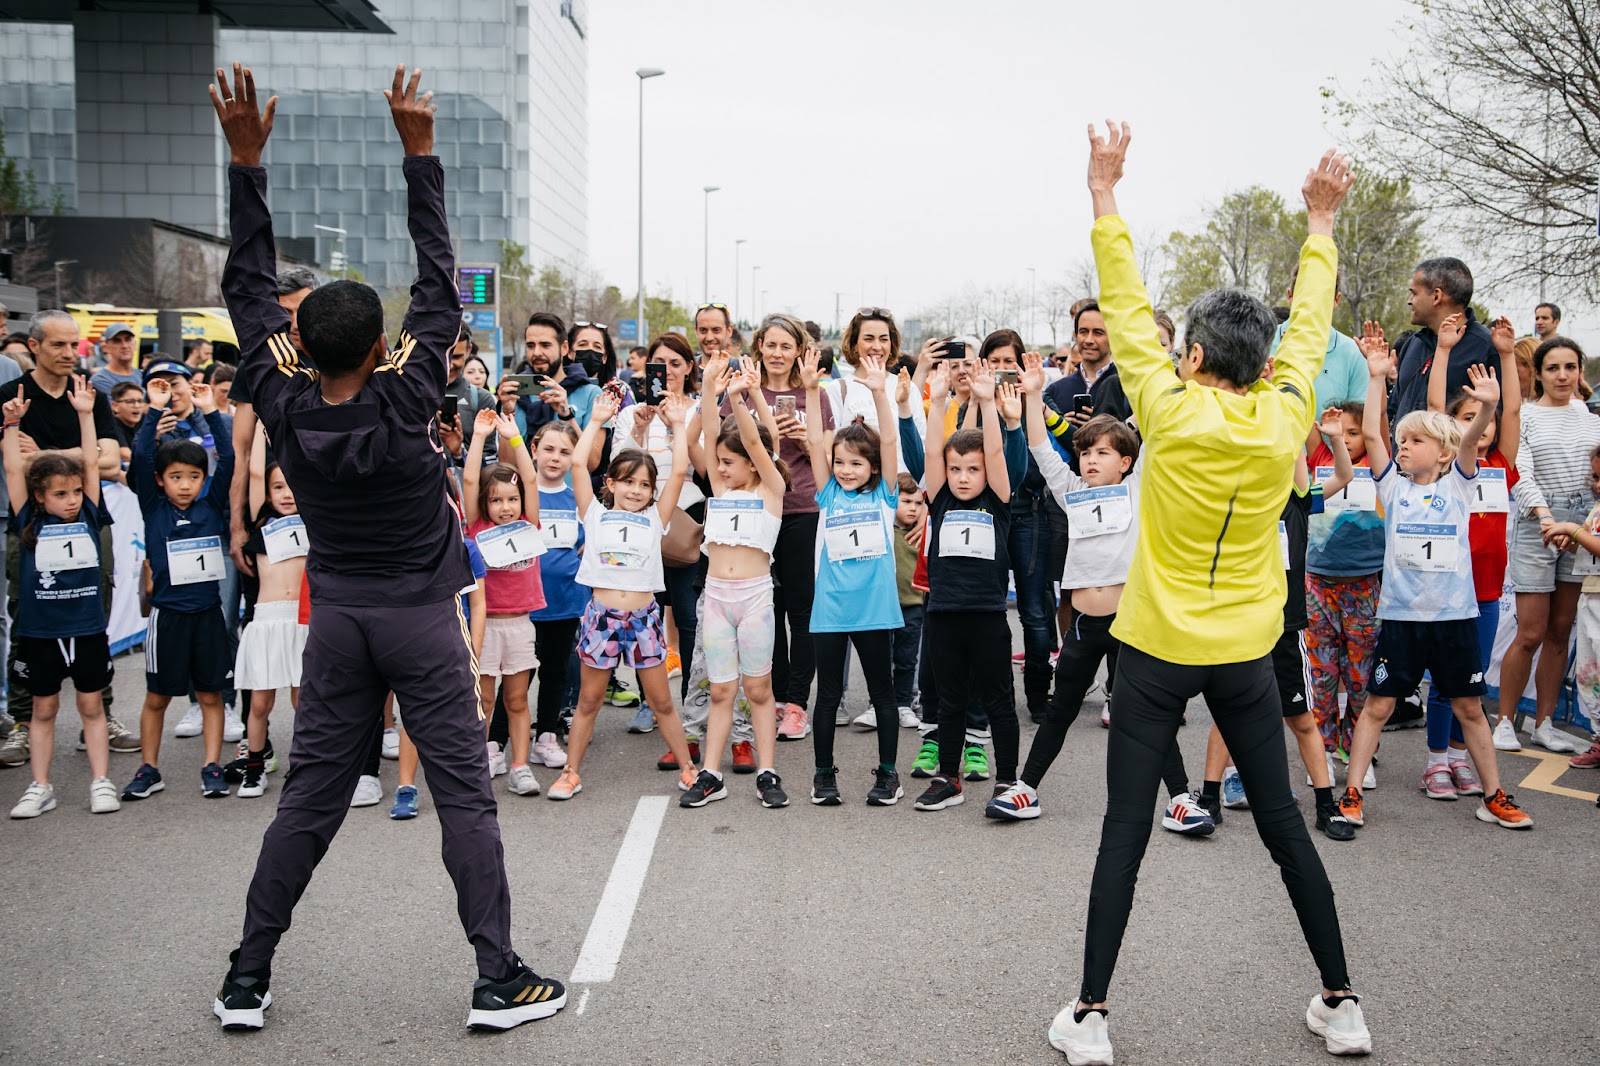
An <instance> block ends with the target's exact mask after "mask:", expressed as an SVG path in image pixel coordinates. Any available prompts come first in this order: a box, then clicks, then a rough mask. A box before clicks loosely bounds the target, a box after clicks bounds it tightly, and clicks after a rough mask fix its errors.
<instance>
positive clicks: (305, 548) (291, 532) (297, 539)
mask: <svg viewBox="0 0 1600 1066" xmlns="http://www.w3.org/2000/svg"><path fill="white" fill-rule="evenodd" d="M261 542H262V543H263V544H265V545H266V546H267V558H268V559H271V560H272V561H273V562H275V563H281V562H283V561H284V560H286V559H297V558H299V557H301V556H303V555H305V554H306V553H307V552H309V551H310V550H311V542H310V541H309V540H307V539H306V523H305V520H304V519H303V518H301V517H300V516H299V515H297V514H291V515H284V516H283V517H282V518H274V519H273V520H272V521H270V522H268V523H267V524H266V525H264V526H262V527H261Z"/></svg>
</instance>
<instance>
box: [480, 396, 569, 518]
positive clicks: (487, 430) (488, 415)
mask: <svg viewBox="0 0 1600 1066" xmlns="http://www.w3.org/2000/svg"><path fill="white" fill-rule="evenodd" d="M494 425H495V414H494V412H493V411H491V410H484V411H479V412H478V414H477V416H476V417H475V418H473V420H472V443H471V444H469V445H468V446H467V457H466V458H465V459H463V460H462V461H461V509H462V511H463V512H464V513H465V514H466V516H467V525H469V526H470V525H472V524H473V523H474V522H476V521H478V520H479V519H480V518H482V517H483V513H482V512H481V511H479V510H478V484H479V482H481V481H482V480H483V445H484V442H485V441H487V440H488V439H489V438H490V437H492V436H493V435H494ZM573 480H574V481H576V480H577V479H576V478H574V479H573ZM534 484H535V486H537V485H538V482H535V483H534Z"/></svg>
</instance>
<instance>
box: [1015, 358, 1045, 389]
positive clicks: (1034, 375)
mask: <svg viewBox="0 0 1600 1066" xmlns="http://www.w3.org/2000/svg"><path fill="white" fill-rule="evenodd" d="M1017 384H1018V385H1020V386H1022V391H1023V392H1025V393H1027V392H1036V393H1043V392H1044V360H1043V359H1041V358H1040V357H1039V353H1038V352H1028V353H1026V354H1025V355H1023V357H1022V374H1021V375H1020V376H1019V377H1018V378H1017Z"/></svg>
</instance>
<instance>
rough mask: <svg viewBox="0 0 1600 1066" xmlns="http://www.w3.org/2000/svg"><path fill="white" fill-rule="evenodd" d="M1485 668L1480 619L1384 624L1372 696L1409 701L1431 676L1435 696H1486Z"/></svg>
mask: <svg viewBox="0 0 1600 1066" xmlns="http://www.w3.org/2000/svg"><path fill="white" fill-rule="evenodd" d="M1482 663H1483V660H1482V658H1480V653H1479V650H1478V621H1477V619H1475V618H1453V619H1449V620H1447V621H1439V622H1396V621H1388V622H1383V623H1382V628H1381V629H1380V630H1379V631H1378V650H1377V652H1376V653H1375V655H1374V664H1373V667H1372V683H1371V684H1370V685H1368V686H1367V691H1368V692H1370V693H1372V694H1373V695H1376V696H1393V697H1394V698H1396V699H1405V698H1406V697H1407V696H1409V695H1411V694H1412V693H1413V692H1415V691H1416V690H1417V686H1418V685H1419V684H1421V683H1422V675H1423V674H1425V673H1426V674H1429V675H1431V676H1432V678H1433V690H1434V691H1435V692H1437V693H1438V694H1439V695H1441V696H1443V697H1445V698H1446V699H1456V698H1457V697H1462V696H1481V695H1483V693H1484V691H1485V689H1484V684H1483V666H1482Z"/></svg>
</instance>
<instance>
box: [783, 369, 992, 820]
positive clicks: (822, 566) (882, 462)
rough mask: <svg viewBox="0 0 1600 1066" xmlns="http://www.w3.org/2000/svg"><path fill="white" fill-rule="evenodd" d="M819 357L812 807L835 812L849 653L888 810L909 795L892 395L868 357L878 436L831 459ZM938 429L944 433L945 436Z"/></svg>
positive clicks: (854, 428)
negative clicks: (897, 649) (869, 712)
mask: <svg viewBox="0 0 1600 1066" xmlns="http://www.w3.org/2000/svg"><path fill="white" fill-rule="evenodd" d="M817 358H818V355H817V353H816V352H815V351H810V352H807V353H806V356H805V358H804V360H802V362H801V365H800V378H801V382H802V384H804V385H805V389H806V444H807V447H808V448H809V450H810V455H811V469H812V470H814V471H816V472H817V474H818V476H821V475H822V474H823V472H826V473H827V481H825V482H824V483H823V485H822V487H821V489H819V490H818V492H817V506H818V508H819V510H820V517H819V519H818V526H817V528H818V534H819V535H818V537H817V563H816V566H817V580H816V594H815V597H814V599H813V601H812V606H811V632H812V633H813V634H814V635H815V641H816V649H817V709H816V713H815V714H814V715H813V716H812V718H811V726H812V729H813V730H814V734H813V737H812V742H813V744H814V745H815V748H816V757H817V770H816V773H815V775H814V776H813V777H812V781H811V802H812V803H815V804H819V805H821V806H825V807H837V806H838V805H839V802H840V799H839V770H838V768H837V767H836V766H834V758H833V734H834V729H835V727H836V718H837V711H838V709H839V703H840V701H841V700H843V699H844V684H845V669H846V664H847V662H848V659H849V652H850V645H851V644H854V645H855V649H856V658H857V659H858V660H859V661H860V663H861V672H862V674H863V675H864V677H865V679H866V682H867V695H868V698H869V699H870V700H871V702H872V709H873V712H874V717H875V718H876V722H875V724H874V726H873V728H874V729H876V730H877V733H878V765H877V766H875V767H873V770H872V775H873V781H872V788H871V789H869V790H868V792H867V804H868V805H869V806H873V807H892V806H893V805H894V804H896V803H898V802H899V801H900V797H901V796H903V795H905V790H904V789H903V788H901V786H900V772H899V770H897V769H896V768H895V755H896V748H897V747H898V745H899V741H900V736H899V724H898V722H899V719H898V713H897V711H896V708H895V701H894V666H893V663H894V636H895V633H897V632H898V631H899V630H900V629H902V628H903V627H904V626H905V618H904V616H903V615H901V613H900V591H899V585H898V582H897V581H896V575H895V561H894V560H895V557H894V551H893V550H892V549H891V547H890V541H889V538H890V537H891V536H897V535H898V534H896V533H895V531H894V523H895V511H896V505H897V503H898V501H899V493H900V486H899V482H898V481H897V480H896V475H895V472H896V471H897V470H898V469H899V460H898V458H897V451H896V447H895V442H896V440H897V438H898V434H897V432H895V431H892V430H891V428H890V427H893V426H894V425H895V420H894V416H893V414H892V409H891V407H890V402H889V394H888V391H887V390H886V387H885V385H886V381H887V376H886V375H885V373H884V368H883V363H882V361H881V360H878V359H876V358H874V357H872V356H867V355H863V356H862V357H861V360H860V363H859V364H858V366H857V368H856V374H855V382H856V384H857V385H861V386H864V387H865V388H866V390H867V391H868V392H869V393H870V394H871V395H872V402H873V405H874V407H875V408H876V409H877V415H878V425H879V426H882V427H883V428H884V430H885V432H884V434H883V435H882V436H881V437H880V436H879V434H878V432H877V431H876V430H874V429H873V428H872V427H871V426H868V425H867V424H866V423H865V422H852V423H850V424H849V425H846V426H844V427H842V428H840V429H838V430H835V431H834V434H833V452H832V454H831V455H830V454H829V453H828V446H827V444H826V442H825V440H824V437H823V432H822V410H821V400H820V398H819V395H818V384H819V381H820V379H821V377H822V375H821V372H820V371H819V370H818V368H817ZM942 425H943V424H942V423H941V428H942ZM1001 595H1002V598H1003V597H1004V593H1003V592H1002V594H1001Z"/></svg>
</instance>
